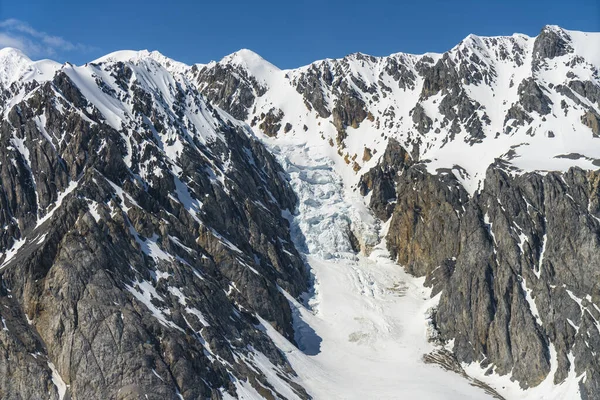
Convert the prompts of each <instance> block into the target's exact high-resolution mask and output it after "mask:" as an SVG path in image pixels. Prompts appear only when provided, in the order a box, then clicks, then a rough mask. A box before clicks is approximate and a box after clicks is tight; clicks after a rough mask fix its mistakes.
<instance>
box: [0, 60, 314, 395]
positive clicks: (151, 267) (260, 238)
mask: <svg viewBox="0 0 600 400" xmlns="http://www.w3.org/2000/svg"><path fill="white" fill-rule="evenodd" d="M5 53H8V52H7V51H5ZM10 55H11V56H12V58H11V60H13V61H15V62H13V63H7V64H6V65H7V67H8V68H7V69H8V70H9V73H7V74H6V76H8V77H10V78H11V79H12V82H10V86H3V89H4V90H3V96H4V98H5V99H6V100H5V101H4V102H3V106H4V107H3V108H2V112H3V118H2V123H1V126H0V132H1V134H0V141H1V145H0V148H1V149H2V150H1V155H0V165H1V166H0V180H1V182H2V185H1V190H0V192H1V195H0V198H1V200H0V204H1V206H0V210H1V214H0V225H1V226H3V229H2V231H1V232H0V248H1V249H2V251H1V252H0V268H1V273H2V290H1V292H2V293H1V299H2V303H3V305H4V308H3V311H1V312H0V314H1V315H2V323H3V327H4V329H3V331H2V333H1V335H0V342H1V343H2V348H3V356H2V357H1V360H0V365H1V367H0V368H1V369H2V371H3V374H2V376H3V379H2V384H0V392H1V393H2V396H1V397H2V398H11V399H17V398H40V397H44V396H46V394H47V397H49V398H53V399H56V398H66V397H65V393H66V394H67V395H68V396H70V398H72V399H77V398H85V397H88V398H115V397H116V398H120V399H129V398H139V397H140V396H142V397H143V395H144V394H147V395H148V396H149V397H148V398H156V399H159V398H160V399H164V398H176V397H177V396H179V397H180V398H206V397H211V396H216V397H218V396H223V395H226V394H227V392H229V393H231V394H234V393H236V389H235V388H236V386H237V387H238V389H237V390H238V393H239V391H240V390H243V388H244V386H245V385H250V383H248V382H252V384H253V385H254V386H257V387H258V388H259V390H262V391H266V393H271V392H270V390H273V392H274V393H277V392H276V389H272V386H271V385H272V384H273V383H269V382H268V381H267V380H266V378H265V374H271V375H273V374H275V372H272V371H277V375H275V378H272V379H271V380H270V381H271V382H275V383H277V382H283V383H280V385H282V386H284V387H286V390H288V391H289V393H292V394H295V395H297V396H298V397H306V396H307V395H306V393H305V391H304V390H303V389H302V388H300V387H297V386H294V385H293V379H294V373H293V371H292V369H291V367H290V366H289V364H288V363H287V361H286V360H285V358H284V357H282V355H281V354H280V353H279V351H278V350H277V348H276V347H275V346H274V344H273V343H272V342H271V340H270V339H269V338H268V337H267V336H266V335H265V334H264V333H263V332H262V330H264V328H263V327H262V324H272V325H273V326H274V327H275V329H276V330H277V331H278V332H280V333H281V334H282V335H283V336H284V337H287V338H288V339H290V340H292V341H293V330H292V323H291V310H290V307H289V305H288V301H287V300H286V297H285V296H284V294H283V293H285V291H287V292H288V293H289V296H299V295H300V294H301V293H302V292H304V291H306V290H307V281H308V280H307V271H306V268H305V265H304V262H303V260H302V259H301V258H300V255H299V254H298V252H297V251H296V249H295V247H294V246H293V245H292V242H291V239H290V236H289V223H288V222H287V220H286V219H285V218H284V217H282V211H283V210H287V209H294V208H295V204H296V201H297V200H296V196H295V194H294V193H293V191H292V190H291V188H290V186H289V184H288V182H287V181H286V180H285V179H284V177H283V171H282V170H281V167H280V166H279V165H278V164H277V163H276V162H275V160H274V158H273V157H272V156H271V155H270V154H269V153H268V152H267V151H266V149H265V148H264V146H262V145H261V144H260V142H259V141H258V140H256V138H255V137H254V135H253V134H252V132H251V131H250V130H249V129H248V128H247V127H246V126H244V125H243V124H240V123H239V122H237V121H235V120H233V119H232V118H231V117H229V116H228V115H227V114H225V113H223V112H221V111H220V110H218V109H216V108H213V107H212V106H211V105H210V104H208V103H206V102H205V101H204V100H203V98H202V96H200V94H199V93H198V91H197V90H196V89H195V87H193V86H192V85H191V84H190V83H189V82H188V81H186V80H185V79H183V78H182V77H178V76H173V75H171V74H169V73H168V72H167V71H166V70H165V69H164V67H163V66H162V65H161V64H160V62H159V61H156V60H155V59H154V58H153V57H152V56H151V55H144V56H143V57H140V58H139V59H137V60H135V61H130V62H122V61H119V60H118V59H114V58H113V57H107V58H106V59H104V60H98V61H97V62H94V63H90V64H87V65H85V66H82V67H76V66H72V65H70V64H66V65H64V66H56V65H55V73H54V74H45V75H42V78H41V79H40V75H39V74H38V75H35V74H34V75H33V78H32V79H30V78H29V77H30V76H32V73H33V72H34V71H35V69H36V68H37V66H38V64H36V63H30V62H29V61H28V60H26V59H23V58H22V55H21V54H19V53H16V52H11V53H10ZM14 71H21V73H23V72H22V71H25V72H24V73H25V75H24V76H23V78H22V79H17V80H15V79H13V78H14V77H15V75H16V73H17V72H14ZM8 83H9V82H8V81H4V84H5V85H6V84H8ZM255 312H257V313H258V314H259V315H260V316H261V318H263V319H260V320H259V319H257V317H255V316H254V315H253V314H254V313H255ZM267 321H268V322H267ZM263 371H264V372H263ZM261 382H262V383H261ZM288 383H289V384H290V385H291V386H285V385H286V384H288ZM219 393H220V394H219ZM289 393H287V392H284V393H282V395H285V396H286V397H288V398H289V397H290V394H289Z"/></svg>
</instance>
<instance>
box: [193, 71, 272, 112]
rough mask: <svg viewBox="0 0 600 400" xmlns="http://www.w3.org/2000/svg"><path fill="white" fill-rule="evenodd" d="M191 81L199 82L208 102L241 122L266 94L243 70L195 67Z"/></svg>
mask: <svg viewBox="0 0 600 400" xmlns="http://www.w3.org/2000/svg"><path fill="white" fill-rule="evenodd" d="M190 75H191V79H192V80H194V81H196V82H198V84H199V86H200V88H201V89H202V93H203V94H204V95H205V96H206V97H207V98H208V100H209V101H210V102H211V103H212V104H214V105H216V106H218V107H221V108H223V109H226V110H228V112H229V113H230V114H231V115H232V116H234V117H235V118H237V119H239V120H242V121H243V120H245V119H246V118H247V117H248V109H249V108H250V107H252V105H253V104H254V101H255V99H256V98H257V97H260V96H262V95H263V94H264V93H265V88H264V87H263V86H261V85H260V84H259V83H258V82H257V81H256V79H255V78H254V77H252V76H248V74H247V73H246V72H245V70H244V69H242V68H235V67H234V66H232V65H227V66H221V65H216V66H215V67H214V68H209V67H206V66H204V67H202V68H199V67H198V66H193V67H192V69H191V71H190Z"/></svg>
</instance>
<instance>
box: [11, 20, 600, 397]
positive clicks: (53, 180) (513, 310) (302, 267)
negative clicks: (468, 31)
mask: <svg viewBox="0 0 600 400" xmlns="http://www.w3.org/2000/svg"><path fill="white" fill-rule="evenodd" d="M584 42H586V43H585V45H582V44H581V43H584ZM596 42H600V34H585V33H580V32H576V31H566V30H563V29H561V28H559V27H556V26H548V27H545V28H544V29H543V30H542V32H541V33H540V35H538V36H536V37H532V38H530V37H527V36H525V35H519V34H516V35H513V36H508V37H479V36H474V35H473V36H472V35H469V36H468V37H467V38H466V39H465V40H463V41H462V42H461V43H459V44H458V45H457V46H455V47H453V48H452V49H451V50H449V51H448V52H445V53H441V54H435V55H434V54H424V55H407V54H403V53H396V54H393V55H391V56H387V57H372V56H368V55H364V54H362V53H355V54H352V55H349V56H346V57H344V58H341V59H326V60H321V61H316V62H314V63H312V64H309V65H307V66H304V67H300V68H297V69H291V70H280V69H278V68H277V67H275V66H273V65H272V64H270V63H269V62H268V61H266V60H264V59H263V58H262V57H260V56H259V55H257V54H256V53H254V52H251V51H249V50H241V51H238V52H236V53H233V54H231V55H229V56H226V57H224V58H223V59H222V60H221V61H219V62H211V63H209V64H196V65H192V66H186V65H185V64H182V63H178V62H176V61H174V60H171V59H169V58H167V57H165V56H163V55H162V54H160V53H158V52H149V51H119V52H114V53H111V54H108V55H106V56H104V57H100V58H98V59H96V60H95V61H93V62H90V63H87V64H84V65H81V66H75V65H72V64H69V63H66V64H64V65H62V66H61V65H59V64H57V63H54V62H50V61H38V62H34V61H31V60H29V59H28V58H26V57H25V56H23V55H22V54H20V53H17V52H14V51H12V50H10V49H9V50H6V49H4V50H0V59H1V56H3V55H6V56H7V57H5V58H6V59H7V60H9V61H11V60H12V61H15V60H16V61H18V62H14V63H12V62H9V61H6V63H5V66H6V67H7V68H6V69H5V74H4V75H3V76H5V78H2V80H1V83H0V89H1V94H0V95H1V98H2V104H1V109H0V112H1V116H2V118H1V122H0V141H1V143H2V144H3V146H1V150H0V183H1V185H0V194H1V195H0V225H2V226H3V230H2V231H1V232H0V277H1V279H2V285H1V286H0V302H1V303H2V304H4V305H5V306H6V307H5V308H6V309H7V310H10V312H9V311H4V310H2V309H0V316H2V322H3V327H4V328H5V329H3V330H2V331H0V344H1V345H2V346H3V348H5V349H7V352H6V357H0V369H2V370H3V371H5V373H4V374H3V377H4V378H5V379H4V380H3V381H2V382H1V383H0V391H2V393H3V395H4V394H6V395H7V396H9V397H10V396H12V397H14V398H19V397H18V396H20V395H21V394H20V393H22V396H23V397H32V396H33V397H35V396H38V395H40V393H50V394H49V396H50V397H51V398H53V399H63V398H65V397H64V396H67V395H68V396H71V397H72V398H74V399H77V398H84V397H90V398H94V395H97V394H98V393H102V394H103V395H104V396H105V397H115V398H119V399H137V398H142V396H143V395H149V396H150V398H153V397H154V398H181V397H183V398H201V397H209V396H212V397H214V398H231V397H233V396H238V397H242V398H251V399H254V398H262V397H266V398H280V397H287V398H309V397H311V395H313V396H315V397H318V395H324V393H328V394H331V388H328V387H325V388H324V387H320V386H319V380H318V379H317V380H315V379H313V378H314V375H311V372H312V371H311V369H314V368H315V366H317V365H319V366H321V367H322V366H323V365H325V364H326V363H324V364H319V362H320V361H319V360H323V358H321V359H319V358H318V357H325V356H326V355H327V354H331V346H332V344H331V343H330V342H324V343H320V342H319V340H321V342H323V340H331V338H334V339H337V340H340V337H338V336H335V335H332V334H331V332H330V331H327V330H326V329H325V330H323V329H324V328H323V326H324V325H326V323H327V321H321V320H319V319H318V316H319V313H320V312H322V313H323V315H330V314H328V312H329V311H330V309H331V308H332V307H333V308H335V307H336V306H337V307H340V308H339V311H340V315H344V312H347V311H346V310H344V308H343V306H345V305H344V304H333V305H332V303H330V302H329V303H328V301H331V300H330V299H331V298H335V296H336V295H340V294H339V293H337V292H335V285H337V284H338V282H337V281H336V280H335V279H332V276H333V277H337V278H338V279H339V281H340V282H339V284H340V285H342V282H345V280H348V281H349V282H350V286H349V287H348V288H345V289H351V290H349V291H347V292H343V291H342V292H340V293H342V294H343V295H344V296H348V297H347V298H349V299H352V300H351V301H352V302H353V301H356V298H358V299H367V300H366V301H365V300H361V301H363V303H356V304H362V305H364V304H367V305H369V307H366V309H368V310H372V309H373V308H374V307H373V306H372V305H373V304H375V305H376V307H382V308H385V306H386V305H390V307H392V309H393V310H398V312H407V304H409V305H414V306H415V307H423V306H424V305H426V304H427V305H432V308H431V309H430V311H429V312H428V317H425V316H421V315H417V316H414V315H413V313H415V312H416V310H409V311H410V316H411V318H410V319H411V320H413V319H414V320H415V321H416V322H417V323H418V324H422V325H423V326H422V329H423V331H424V330H425V329H426V327H427V332H428V334H429V335H430V337H429V339H431V340H432V342H433V343H434V344H432V345H430V344H423V343H421V342H420V341H419V342H418V343H419V344H418V346H416V347H417V348H418V350H421V349H423V350H424V349H428V351H430V350H432V349H433V353H431V354H428V355H427V356H426V357H425V358H426V359H427V360H440V359H441V360H442V362H439V364H441V365H442V366H444V367H445V368H448V366H449V365H450V366H451V367H450V368H448V369H451V370H453V371H455V372H458V373H459V374H461V375H463V376H466V373H465V371H467V372H468V373H469V375H470V376H472V377H474V378H476V380H472V382H474V384H475V386H477V387H483V388H484V389H485V388H487V389H486V390H488V392H487V393H488V394H489V393H491V394H492V395H498V396H500V395H504V396H507V398H512V397H515V398H521V395H522V396H523V397H525V398H527V396H529V398H531V397H535V396H538V397H539V396H540V395H549V394H552V393H553V391H555V390H557V392H556V393H562V394H563V395H565V396H566V395H570V396H575V395H579V396H580V397H582V398H594V397H595V396H597V395H598V394H599V393H600V375H599V372H598V371H599V370H600V369H599V368H598V365H597V360H596V359H595V358H594V356H593V355H594V354H595V352H596V351H600V336H599V334H600V330H598V329H599V328H598V327H600V325H598V320H600V315H598V313H597V311H598V304H600V300H599V299H600V297H599V296H600V292H598V290H597V286H594V282H597V280H598V271H600V260H599V259H598V257H597V254H600V244H599V243H600V240H599V239H598V238H599V237H600V219H599V218H600V200H599V199H600V186H598V182H600V180H599V179H598V172H597V169H598V165H599V164H598V162H599V160H600V145H598V143H599V142H600V138H599V137H598V136H599V133H598V132H597V131H598V124H599V121H600V119H599V118H600V116H599V115H600V114H599V113H600V77H599V72H598V69H599V68H600V58H597V56H598V54H597V52H600V50H597V51H596V52H595V51H594V48H595V49H600V46H595V44H596ZM590 43H591V44H590ZM5 53H6V54H5ZM367 205H368V206H369V208H367ZM369 254H370V255H373V257H371V256H370V255H369ZM384 258H385V259H386V261H383V259H384ZM389 258H391V260H389ZM395 263H397V264H395ZM365 265H366V267H365ZM379 265H381V268H382V269H383V270H384V271H387V273H388V274H389V275H390V276H393V277H394V278H396V277H398V278H399V279H400V278H402V279H404V280H399V281H395V282H393V281H390V279H388V278H387V277H382V276H380V275H381V273H380V272H378V270H377V268H376V267H378V266H379ZM397 265H398V269H400V268H401V267H404V268H405V269H406V271H408V272H409V273H410V274H412V275H414V276H416V277H420V278H414V279H413V278H409V277H407V276H404V275H402V274H398V275H396V274H395V273H394V272H393V270H394V267H396V266H397ZM340 267H345V269H344V268H340ZM363 267H364V268H363ZM361 268H362V269H361ZM344 270H347V271H349V272H347V275H344V274H342V275H334V272H331V271H336V272H335V273H340V272H339V271H344ZM327 272H329V273H330V274H331V275H327ZM319 274H321V275H319ZM378 274H379V275H378ZM340 278H341V279H340ZM411 279H413V280H411ZM332 282H333V283H334V284H332ZM407 282H408V283H407ZM421 283H423V284H424V285H425V286H427V287H428V288H429V289H424V288H421V287H420V285H421ZM311 285H312V288H311ZM320 285H323V286H320ZM311 290H312V292H311ZM321 290H322V291H323V292H320V291H321ZM325 290H331V291H332V292H328V293H325V292H324V291H325ZM307 291H308V293H312V294H311V295H308V294H306V292H307ZM353 291H354V292H357V293H353ZM406 293H409V296H408V297H410V300H406V301H407V302H404V303H403V302H402V301H403V300H402V297H403V296H404V295H405V294H406ZM428 295H431V298H430V299H423V298H424V297H425V298H426V297H427V296H428ZM307 296H308V297H307ZM311 296H312V297H311ZM340 296H341V295H340ZM352 296H357V297H356V298H355V297H352ZM340 298H344V299H345V298H346V297H340ZM420 299H423V300H420ZM305 300H306V301H305ZM410 301H412V302H413V303H411V302H410ZM311 302H312V303H311ZM319 302H323V308H322V309H320V308H319V307H320V305H319ZM352 304H355V303H352ZM311 307H315V309H314V310H312V309H311ZM376 307H375V308H376ZM357 310H362V309H361V306H360V305H359V306H357ZM312 311H314V313H311V312H312ZM361 312H362V311H361ZM361 315H362V317H361V318H358V317H357V316H354V315H353V314H352V313H349V314H348V320H343V319H342V320H341V321H344V323H345V324H347V325H348V326H343V327H333V329H332V330H339V331H340V332H343V333H344V334H345V335H346V336H347V338H346V337H342V338H341V340H342V341H343V343H342V342H340V343H337V345H339V346H340V348H341V349H352V352H353V351H354V349H355V348H354V347H344V346H348V343H349V346H354V345H356V346H359V347H356V349H359V350H363V349H364V348H363V347H360V346H362V345H364V344H365V343H371V342H370V341H371V340H373V342H372V343H384V344H386V343H387V344H389V343H394V342H393V339H394V337H393V335H398V336H399V337H402V338H404V337H405V336H404V334H403V332H404V328H406V327H405V326H403V325H399V326H400V328H398V326H397V324H401V322H402V321H394V320H393V317H394V316H390V315H387V314H385V315H384V314H381V315H380V314H376V315H374V316H369V314H368V313H364V314H361ZM384 317H385V318H384ZM332 318H334V319H333V320H334V321H337V319H335V318H337V317H332ZM369 318H373V320H370V319H369ZM425 318H427V321H425ZM119 321H120V322H119ZM124 321H125V322H124ZM307 321H308V322H307ZM381 321H383V323H381V324H380V322H381ZM309 322H310V323H309ZM311 324H312V325H311ZM349 327H355V329H356V330H349V331H348V332H346V331H345V329H346V328H349ZM408 328H409V329H408V330H409V331H410V332H411V333H414V332H417V333H419V332H421V330H420V329H421V327H420V325H419V327H417V328H415V327H414V326H410V327H408ZM311 329H313V330H314V329H317V331H316V332H315V331H313V332H311ZM319 329H321V331H319ZM378 329H380V330H381V332H388V333H387V335H388V336H386V335H385V334H381V332H379V333H378ZM386 329H387V331H386ZM372 331H373V332H375V333H374V334H373V335H374V336H373V337H371V336H370V335H371V334H372ZM115 332H116V334H115ZM319 334H321V335H322V336H323V338H320V337H319ZM377 334H379V335H381V337H382V338H383V340H382V342H377V336H376V335H377ZM424 334H425V332H422V336H424ZM414 337H415V336H411V338H413V339H414ZM419 337H420V338H421V339H424V337H421V336H419ZM419 340H420V339H419ZM386 341H387V342H386ZM315 342H316V343H317V346H315ZM346 342H348V343H346ZM319 343H320V344H319ZM334 345H336V343H334ZM394 345H398V343H394ZM400 345H402V343H400ZM374 346H375V345H374ZM334 347H335V346H334ZM400 347H402V346H400ZM405 347H406V346H405ZM107 349H108V350H107ZM115 349H117V350H116V351H115ZM299 349H302V351H300V350H299ZM376 350H377V351H379V350H381V349H379V348H377V349H375V348H374V350H373V351H376ZM302 352H305V353H302ZM436 352H439V353H436ZM445 352H447V353H445ZM300 353H302V354H300ZM313 353H314V354H313ZM31 354H34V355H35V357H33V356H29V355H31ZM358 354H360V353H358ZM377 354H380V355H381V354H383V353H377ZM398 354H402V355H406V354H405V353H398ZM440 355H441V356H440ZM313 356H315V357H316V358H311V357H313ZM418 356H419V357H421V356H423V354H418ZM361 357H364V356H362V355H361ZM410 357H414V354H412V353H411V354H410ZM387 358H391V357H387ZM387 358H386V362H387V361H389V360H387ZM11 360H17V362H15V363H12V364H11V362H10V361H11ZM314 360H317V361H316V364H315V363H314V362H315V361H314ZM411 360H412V358H411ZM413 361H414V362H415V363H416V364H415V366H416V365H418V368H416V367H415V371H423V372H424V373H425V374H431V376H437V377H438V378H439V379H440V380H439V382H432V383H431V387H430V388H421V389H420V390H431V392H430V393H429V394H431V395H435V393H437V394H438V395H439V393H441V392H435V391H436V390H443V388H444V387H447V386H444V385H448V381H447V380H446V379H445V378H443V377H442V376H441V375H440V374H439V372H440V371H438V370H436V369H431V368H430V367H426V366H423V364H422V363H421V360H420V359H415V360H413ZM348 364H349V365H348V367H349V370H351V366H352V363H351V362H349V363H348ZM384 365H387V364H384ZM392 365H393V364H392ZM404 367H406V366H405V365H404ZM323 368H324V367H323ZM322 372H324V373H325V374H326V373H330V374H335V373H336V371H335V369H334V370H327V369H324V370H323V371H322ZM406 375H407V376H411V375H410V373H409V372H408V371H407V372H406ZM349 376H352V375H349ZM427 376H429V375H427ZM512 381H514V382H512ZM23 382H31V384H30V385H29V387H26V388H24V387H23V384H22V383H23ZM459 382H460V383H459ZM436 385H440V386H436ZM325 386H327V385H325ZM457 387H460V389H459V390H460V393H462V394H463V395H465V396H471V397H473V398H477V396H478V395H481V392H478V390H479V389H473V388H471V387H468V385H467V383H466V381H462V380H460V381H457ZM350 388H352V386H350ZM392 389H393V387H392ZM340 390H342V389H341V388H340ZM362 390H364V388H362ZM495 390H497V391H495ZM66 393H68V394H66ZM416 393H421V394H422V393H423V392H418V390H417V392H416ZM457 393H458V392H457Z"/></svg>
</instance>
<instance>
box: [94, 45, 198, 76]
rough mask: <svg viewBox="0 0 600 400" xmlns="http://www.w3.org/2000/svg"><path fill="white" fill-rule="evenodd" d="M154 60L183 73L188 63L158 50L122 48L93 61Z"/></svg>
mask: <svg viewBox="0 0 600 400" xmlns="http://www.w3.org/2000/svg"><path fill="white" fill-rule="evenodd" d="M147 59H150V60H154V61H156V62H158V63H159V64H160V65H161V66H163V67H164V68H165V69H167V70H168V71H170V72H176V73H182V72H184V71H185V70H186V69H187V68H188V65H186V64H184V63H182V62H179V61H175V60H173V59H172V58H169V57H167V56H165V55H164V54H162V53H161V52H159V51H157V50H152V51H149V50H120V51H115V52H112V53H109V54H107V55H105V56H102V57H100V58H97V59H96V60H94V61H92V62H93V63H105V62H136V61H141V60H147Z"/></svg>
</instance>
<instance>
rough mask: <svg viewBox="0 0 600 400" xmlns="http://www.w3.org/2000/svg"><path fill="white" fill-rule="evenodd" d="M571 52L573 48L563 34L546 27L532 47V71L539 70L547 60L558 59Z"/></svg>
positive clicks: (559, 30)
mask: <svg viewBox="0 0 600 400" xmlns="http://www.w3.org/2000/svg"><path fill="white" fill-rule="evenodd" d="M571 51H573V48H572V47H571V45H570V44H569V41H568V38H567V37H566V35H565V34H564V32H563V31H562V30H561V29H558V28H557V27H553V26H546V27H544V29H542V32H541V33H540V34H539V35H538V36H537V37H536V39H535V43H534V45H533V63H532V69H533V70H537V69H539V68H540V67H541V66H542V65H543V63H544V60H545V59H547V58H554V57H559V56H562V55H565V54H567V53H569V52H571Z"/></svg>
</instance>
